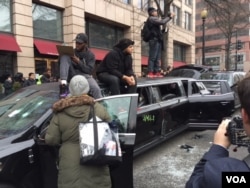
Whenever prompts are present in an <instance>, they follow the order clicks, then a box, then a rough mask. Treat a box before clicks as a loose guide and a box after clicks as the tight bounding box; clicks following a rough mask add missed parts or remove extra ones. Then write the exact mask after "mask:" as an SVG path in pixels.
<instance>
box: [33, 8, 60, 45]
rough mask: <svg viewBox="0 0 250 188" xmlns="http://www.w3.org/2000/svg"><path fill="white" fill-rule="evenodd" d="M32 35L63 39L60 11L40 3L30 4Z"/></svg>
mask: <svg viewBox="0 0 250 188" xmlns="http://www.w3.org/2000/svg"><path fill="white" fill-rule="evenodd" d="M32 16H33V28H34V37H37V38H43V39H49V40H56V41H63V36H62V33H63V32H62V12H61V11H58V10H56V9H52V8H48V7H44V6H41V5H37V4H33V5H32Z"/></svg>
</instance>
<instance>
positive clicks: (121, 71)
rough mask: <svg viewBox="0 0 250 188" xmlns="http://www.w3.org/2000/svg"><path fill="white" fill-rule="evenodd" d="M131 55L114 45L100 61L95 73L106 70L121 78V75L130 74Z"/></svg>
mask: <svg viewBox="0 0 250 188" xmlns="http://www.w3.org/2000/svg"><path fill="white" fill-rule="evenodd" d="M132 61H133V60H132V56H131V55H130V54H125V53H124V52H123V51H122V50H121V49H120V48H118V47H114V48H113V50H111V51H110V52H109V53H108V54H107V55H106V56H105V58H104V59H103V61H102V63H101V64H100V65H99V67H98V68H97V71H96V73H97V75H98V74H99V73H102V72H108V73H109V74H112V75H115V76H117V77H119V78H120V79H121V78H122V76H123V75H126V76H132V75H134V71H133V69H132Z"/></svg>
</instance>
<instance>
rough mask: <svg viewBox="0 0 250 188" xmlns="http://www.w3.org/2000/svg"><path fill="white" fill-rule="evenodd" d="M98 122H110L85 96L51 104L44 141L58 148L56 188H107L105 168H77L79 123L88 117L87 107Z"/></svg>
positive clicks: (96, 105)
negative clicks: (50, 113) (92, 107)
mask: <svg viewBox="0 0 250 188" xmlns="http://www.w3.org/2000/svg"><path fill="white" fill-rule="evenodd" d="M91 104H94V109H95V113H96V115H97V116H98V117H100V118H101V119H102V120H104V121H107V122H110V121H111V119H110V116H109V114H108V113H107V111H106V110H105V108H104V107H103V106H102V105H101V104H99V103H94V99H93V98H92V97H89V96H87V95H83V96H79V97H74V96H72V97H68V98H66V99H61V100H59V101H58V102H56V103H55V104H54V105H53V111H54V115H53V118H52V120H51V122H50V125H49V127H48V130H47V133H46V136H45V142H46V143H47V144H49V145H59V144H61V146H60V150H59V172H58V188H92V187H93V188H97V187H98V188H110V187H111V180H110V174H109V168H108V167H107V166H89V165H88V166H87V165H80V163H79V162H80V146H79V132H78V124H79V122H86V121H87V120H88V118H89V112H90V105H91Z"/></svg>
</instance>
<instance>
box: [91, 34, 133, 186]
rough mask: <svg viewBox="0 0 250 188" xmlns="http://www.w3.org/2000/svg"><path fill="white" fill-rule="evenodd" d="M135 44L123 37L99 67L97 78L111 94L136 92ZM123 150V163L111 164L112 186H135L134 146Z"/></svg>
mask: <svg viewBox="0 0 250 188" xmlns="http://www.w3.org/2000/svg"><path fill="white" fill-rule="evenodd" d="M133 45H134V41H132V40H130V39H127V38H124V39H121V40H120V41H119V42H118V44H116V45H115V46H114V48H113V50H112V51H110V52H109V53H108V54H107V55H106V56H105V58H104V60H103V62H102V63H101V64H100V66H99V67H98V68H97V71H96V74H97V78H98V79H99V81H100V82H103V83H105V84H107V85H108V87H109V89H110V92H111V95H118V94H124V93H136V89H137V82H136V77H135V74H134V71H133V69H132V56H131V54H132V52H133ZM121 146H122V145H121ZM122 151H123V154H122V163H121V164H120V165H118V166H110V175H111V181H112V188H133V151H134V148H133V147H130V148H124V147H123V146H122Z"/></svg>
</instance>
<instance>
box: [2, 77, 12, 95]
mask: <svg viewBox="0 0 250 188" xmlns="http://www.w3.org/2000/svg"><path fill="white" fill-rule="evenodd" d="M3 87H4V94H5V95H6V96H7V95H9V94H11V93H12V92H13V88H12V87H13V82H12V81H9V80H5V81H4V83H3Z"/></svg>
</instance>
